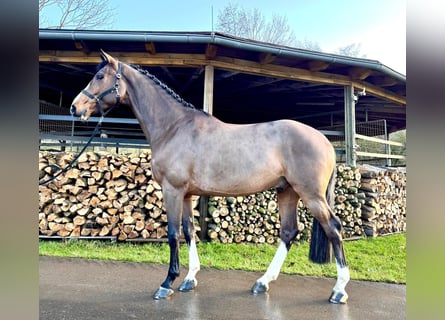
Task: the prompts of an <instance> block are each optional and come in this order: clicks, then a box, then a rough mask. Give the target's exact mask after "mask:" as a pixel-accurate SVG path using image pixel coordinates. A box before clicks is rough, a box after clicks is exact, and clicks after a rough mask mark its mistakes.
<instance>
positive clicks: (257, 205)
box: [206, 165, 365, 243]
mask: <svg viewBox="0 0 445 320" xmlns="http://www.w3.org/2000/svg"><path fill="white" fill-rule="evenodd" d="M359 186H360V172H359V170H358V169H357V168H350V167H347V166H344V165H338V166H337V181H336V189H335V194H336V195H335V208H334V209H335V210H334V211H335V214H336V215H337V216H338V217H339V218H340V220H341V222H342V225H343V229H344V233H345V237H346V238H350V237H353V236H362V235H363V229H362V228H361V225H362V221H361V218H360V216H361V210H360V206H361V205H362V203H364V202H365V200H364V196H365V195H364V193H359V192H358V190H359V189H358V188H359ZM297 212H298V213H297V214H298V230H299V233H298V235H297V239H296V240H297V241H298V240H306V239H308V238H309V237H310V232H311V228H312V221H313V216H312V215H311V213H310V211H309V209H307V208H306V207H305V206H304V203H303V202H302V201H300V202H299V203H298V208H297ZM206 220H207V226H208V231H207V233H208V236H209V238H210V239H211V240H212V241H216V242H223V243H232V242H235V243H240V242H252V243H263V242H267V243H274V242H276V241H277V240H278V238H279V230H280V226H281V225H280V219H279V216H278V204H277V195H276V192H275V190H268V191H265V192H262V193H258V194H253V195H249V196H246V197H227V198H225V197H211V198H210V199H209V212H208V217H207V218H206Z"/></svg>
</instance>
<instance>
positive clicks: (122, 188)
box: [39, 151, 406, 243]
mask: <svg viewBox="0 0 445 320" xmlns="http://www.w3.org/2000/svg"><path fill="white" fill-rule="evenodd" d="M74 156H75V155H74V154H72V153H65V152H61V153H50V152H40V153H39V178H40V180H46V179H48V178H50V177H52V176H53V175H54V174H56V173H57V172H58V171H59V170H60V168H64V167H66V166H67V165H68V164H69V163H70V162H71V160H72V159H73V158H74ZM150 161H151V152H150V151H147V152H141V153H138V154H129V155H115V154H111V153H108V152H86V153H85V154H83V155H82V156H81V157H80V158H79V159H78V161H77V162H76V164H75V165H73V166H72V168H71V169H69V170H68V171H67V172H66V173H64V174H62V175H60V176H59V177H58V178H56V179H55V180H54V181H52V182H50V183H47V184H45V185H41V186H39V233H40V235H45V236H62V237H69V236H70V237H79V236H93V237H95V236H97V237H101V236H114V237H116V238H117V239H118V240H120V241H124V240H138V239H139V240H144V239H145V240H148V241H150V239H152V240H159V239H163V240H165V239H166V238H167V215H166V212H165V208H164V207H163V196H162V191H161V186H160V185H159V184H158V183H156V181H154V180H153V179H152V175H151V163H150ZM197 207H198V197H196V199H195V200H194V216H195V226H196V229H197V231H200V222H201V223H202V222H204V220H201V219H205V223H203V224H202V225H203V227H206V229H204V230H203V232H202V234H201V236H204V237H205V236H207V237H208V238H210V240H211V241H218V242H223V243H240V242H250V243H275V242H277V241H278V239H279V230H280V226H281V223H280V218H279V214H278V209H279V208H278V201H277V195H276V191H275V190H268V191H265V192H262V193H258V194H253V195H249V196H243V197H210V198H209V202H208V212H205V213H204V214H203V215H201V216H200V213H199V212H198V210H197ZM334 212H335V214H336V215H337V216H338V217H339V218H340V220H341V223H342V226H343V230H344V237H345V238H351V237H356V236H363V235H367V236H376V235H380V234H384V233H394V232H404V231H406V172H405V171H404V170H402V169H388V168H385V169H379V168H376V167H372V166H359V167H358V168H351V167H349V166H346V165H344V164H339V165H337V180H336V187H335V204H334ZM297 214H298V229H299V234H298V236H297V239H296V240H307V239H309V238H310V232H311V228H312V221H313V216H312V214H311V213H310V212H309V210H308V209H307V208H306V207H305V206H304V203H303V202H302V201H300V202H299V204H298V210H297Z"/></svg>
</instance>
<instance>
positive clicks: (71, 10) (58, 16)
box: [39, 0, 115, 29]
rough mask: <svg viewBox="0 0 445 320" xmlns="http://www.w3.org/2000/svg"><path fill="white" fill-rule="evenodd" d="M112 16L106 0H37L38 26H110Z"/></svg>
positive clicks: (91, 27)
mask: <svg viewBox="0 0 445 320" xmlns="http://www.w3.org/2000/svg"><path fill="white" fill-rule="evenodd" d="M50 17H51V18H50ZM114 18H115V8H112V7H110V3H109V1H107V0H39V27H40V28H51V29H98V28H103V27H110V26H111V25H112V24H113V22H114Z"/></svg>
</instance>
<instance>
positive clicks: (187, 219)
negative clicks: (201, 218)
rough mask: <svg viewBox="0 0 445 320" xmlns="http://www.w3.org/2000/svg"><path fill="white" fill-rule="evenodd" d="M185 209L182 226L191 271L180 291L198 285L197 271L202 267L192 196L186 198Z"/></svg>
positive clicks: (188, 289)
mask: <svg viewBox="0 0 445 320" xmlns="http://www.w3.org/2000/svg"><path fill="white" fill-rule="evenodd" d="M183 210H184V211H183V214H182V227H183V230H184V237H185V241H186V242H187V246H188V252H189V272H188V274H187V275H186V276H185V278H184V281H183V282H182V283H181V285H180V286H179V291H190V290H192V289H194V288H195V287H196V286H197V285H198V280H196V273H198V271H199V269H200V262H199V257H198V251H197V249H196V241H195V225H194V223H193V206H192V198H191V197H189V198H186V199H184V209H183Z"/></svg>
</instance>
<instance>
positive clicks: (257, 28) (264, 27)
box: [216, 3, 296, 45]
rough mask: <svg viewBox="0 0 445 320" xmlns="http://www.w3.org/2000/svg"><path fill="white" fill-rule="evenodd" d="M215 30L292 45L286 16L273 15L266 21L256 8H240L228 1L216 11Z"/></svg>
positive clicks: (293, 42) (292, 38)
mask: <svg viewBox="0 0 445 320" xmlns="http://www.w3.org/2000/svg"><path fill="white" fill-rule="evenodd" d="M216 28H217V30H219V31H221V32H224V33H228V34H231V35H234V36H238V37H244V38H248V39H252V40H259V41H265V42H270V43H275V44H282V45H294V44H295V43H296V40H295V34H294V32H293V31H292V30H291V29H290V27H289V24H288V21H287V18H286V17H284V16H279V15H274V16H273V18H272V21H270V22H267V20H266V18H265V16H264V15H263V14H262V13H261V11H260V10H259V9H257V8H254V9H245V8H240V7H239V6H238V5H237V4H233V3H229V4H228V5H227V6H226V7H225V8H224V9H223V10H222V11H220V12H219V13H218V20H217V23H216Z"/></svg>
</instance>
